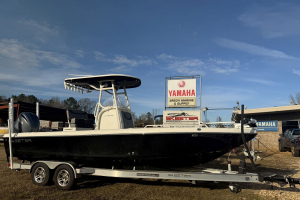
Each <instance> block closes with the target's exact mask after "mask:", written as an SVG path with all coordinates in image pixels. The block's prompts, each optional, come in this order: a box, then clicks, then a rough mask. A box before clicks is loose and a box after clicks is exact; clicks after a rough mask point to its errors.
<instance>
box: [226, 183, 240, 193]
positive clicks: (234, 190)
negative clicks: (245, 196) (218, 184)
mask: <svg viewBox="0 0 300 200" xmlns="http://www.w3.org/2000/svg"><path fill="white" fill-rule="evenodd" d="M229 190H230V192H232V193H234V194H237V193H239V192H241V191H242V188H241V187H240V186H238V185H231V186H229Z"/></svg>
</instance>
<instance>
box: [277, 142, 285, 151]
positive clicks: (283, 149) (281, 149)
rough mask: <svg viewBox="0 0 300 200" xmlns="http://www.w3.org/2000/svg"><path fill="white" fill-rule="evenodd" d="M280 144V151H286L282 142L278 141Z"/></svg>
mask: <svg viewBox="0 0 300 200" xmlns="http://www.w3.org/2000/svg"><path fill="white" fill-rule="evenodd" d="M278 146H279V151H280V152H285V148H284V147H283V146H282V144H281V142H280V141H279V142H278Z"/></svg>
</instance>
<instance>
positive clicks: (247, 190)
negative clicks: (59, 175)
mask: <svg viewBox="0 0 300 200" xmlns="http://www.w3.org/2000/svg"><path fill="white" fill-rule="evenodd" d="M222 159H223V158H221V159H218V160H216V161H215V163H214V162H212V163H210V165H211V166H210V167H216V166H221V167H226V163H225V162H223V161H222ZM268 163H269V164H264V165H262V166H261V168H259V171H260V172H265V173H267V172H268V169H271V171H272V170H274V166H275V164H274V161H272V160H270V161H269V162H268ZM290 165H291V166H292V163H290ZM268 166H269V167H270V168H268ZM277 167H278V166H277ZM234 170H236V169H234ZM287 171H288V172H289V169H287V170H286V171H285V172H287ZM0 177H1V178H0V184H1V187H0V194H1V199H172V200H173V199H222V200H226V199H228V200H232V199H251V200H253V199H257V200H261V199H276V198H277V196H278V195H277V193H275V194H272V191H271V190H270V189H268V188H269V186H266V185H257V184H242V185H241V186H242V187H243V188H244V189H243V190H242V192H240V193H238V194H233V193H231V192H230V191H229V189H228V183H218V184H216V183H205V184H200V185H197V186H194V185H191V184H190V183H189V182H188V181H174V180H172V181H171V180H155V179H148V180H146V179H143V180H142V179H121V178H105V177H96V178H91V177H84V178H82V179H79V180H78V182H77V185H76V187H75V189H74V190H72V191H61V190H58V189H56V187H55V185H53V184H52V185H50V186H45V187H40V186H36V185H34V184H32V182H31V179H30V174H29V173H28V171H26V170H21V171H19V172H17V171H12V170H10V169H8V168H7V162H6V155H5V151H4V148H3V144H0ZM275 188H276V187H275ZM261 189H263V191H266V192H269V193H270V194H267V195H261V194H259V192H260V191H261ZM277 189H278V188H277ZM298 191H299V189H298ZM284 192H285V193H289V192H290V191H289V190H284ZM291 193H292V194H294V193H293V191H291ZM276 195H277V196H276Z"/></svg>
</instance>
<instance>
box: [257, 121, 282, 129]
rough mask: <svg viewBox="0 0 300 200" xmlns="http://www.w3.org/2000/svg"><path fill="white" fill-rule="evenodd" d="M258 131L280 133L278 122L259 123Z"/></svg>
mask: <svg viewBox="0 0 300 200" xmlns="http://www.w3.org/2000/svg"><path fill="white" fill-rule="evenodd" d="M256 125H257V131H278V122H277V121H258V122H257V123H256Z"/></svg>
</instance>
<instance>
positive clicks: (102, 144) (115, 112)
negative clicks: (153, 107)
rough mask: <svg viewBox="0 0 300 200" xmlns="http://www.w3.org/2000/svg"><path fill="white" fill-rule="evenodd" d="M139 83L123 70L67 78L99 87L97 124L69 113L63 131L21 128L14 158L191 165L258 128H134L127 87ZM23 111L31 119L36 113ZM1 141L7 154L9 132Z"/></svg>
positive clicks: (79, 86) (80, 87) (73, 85)
mask: <svg viewBox="0 0 300 200" xmlns="http://www.w3.org/2000/svg"><path fill="white" fill-rule="evenodd" d="M140 85H141V80H140V79H139V78H137V77H133V76H128V75H122V74H109V75H98V76H87V77H75V78H68V79H65V81H64V86H65V89H69V90H73V91H76V92H81V93H84V92H86V93H89V92H92V91H99V101H98V103H97V104H96V106H95V111H94V116H95V124H93V125H92V127H91V122H90V120H87V119H79V118H72V119H69V127H66V128H64V130H63V131H52V132H38V131H34V132H30V130H35V128H34V127H33V129H28V130H29V131H28V130H27V132H26V131H25V128H23V129H22V128H20V129H19V132H18V133H13V134H12V153H13V157H17V158H18V159H20V160H25V161H30V162H34V161H38V160H51V161H72V162H75V163H77V164H80V165H82V166H102V167H103V166H104V167H106V166H107V167H111V166H138V165H140V166H157V167H160V166H173V167H174V166H193V165H197V164H204V163H207V162H209V161H211V160H214V159H216V158H218V157H220V156H222V155H223V154H225V153H227V152H229V151H230V150H231V149H233V148H236V147H239V146H240V145H242V144H243V138H242V136H244V137H245V141H246V142H247V141H250V140H251V139H253V138H254V137H255V136H256V134H257V133H256V128H254V127H250V126H248V125H245V126H243V127H244V134H243V135H242V134H241V126H235V127H233V128H211V127H206V126H204V125H202V124H199V126H195V127H190V128H166V127H161V128H134V123H133V118H132V114H131V108H130V104H129V99H128V95H127V89H131V88H136V87H139V86H140ZM104 93H107V94H108V95H110V96H111V98H110V99H111V102H109V103H105V102H103V101H104ZM122 97H123V99H122ZM24 116H25V118H26V117H28V118H30V119H31V121H34V117H30V115H24ZM24 116H23V118H24ZM23 118H22V119H20V117H19V119H18V120H19V122H18V121H17V123H19V125H20V126H22V125H24V124H25V121H26V120H25V121H24V123H23V122H22V123H21V120H23ZM27 121H30V120H27ZM27 121H26V122H27ZM32 124H36V123H32ZM87 125H88V126H87ZM4 145H5V151H6V154H7V157H9V154H10V153H9V152H10V151H9V134H6V135H4Z"/></svg>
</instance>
